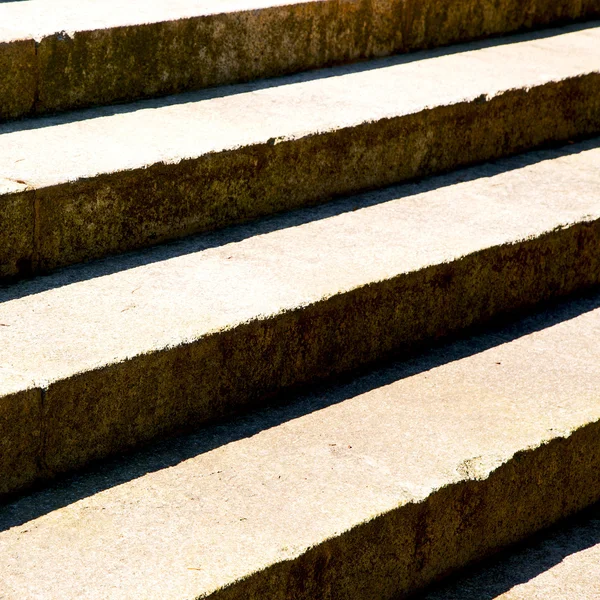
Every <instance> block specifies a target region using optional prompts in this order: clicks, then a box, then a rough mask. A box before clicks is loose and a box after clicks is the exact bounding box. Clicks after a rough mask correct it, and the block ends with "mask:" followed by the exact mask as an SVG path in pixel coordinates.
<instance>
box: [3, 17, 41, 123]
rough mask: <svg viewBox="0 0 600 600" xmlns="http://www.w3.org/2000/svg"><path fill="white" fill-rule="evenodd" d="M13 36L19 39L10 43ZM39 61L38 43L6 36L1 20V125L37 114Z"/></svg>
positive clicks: (9, 35)
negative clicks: (37, 65)
mask: <svg viewBox="0 0 600 600" xmlns="http://www.w3.org/2000/svg"><path fill="white" fill-rule="evenodd" d="M1 8H2V7H1V6H0V11H1ZM13 35H14V37H16V39H14V40H11V41H7V40H6V38H7V37H8V38H12V37H13ZM36 60H37V58H36V49H35V42H34V41H33V40H32V39H21V37H20V36H19V35H18V34H16V33H15V34H13V33H12V32H10V33H8V32H5V31H4V29H3V28H2V20H1V18H0V74H1V75H0V121H2V120H4V119H11V118H16V117H21V116H23V115H26V114H28V113H30V112H31V111H32V110H33V108H34V102H35V96H36V89H37V76H36Z"/></svg>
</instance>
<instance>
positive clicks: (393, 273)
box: [0, 139, 600, 494]
mask: <svg viewBox="0 0 600 600" xmlns="http://www.w3.org/2000/svg"><path fill="white" fill-rule="evenodd" d="M598 164H600V140H598V139H595V140H590V141H587V142H582V143H579V144H573V145H569V146H567V147H566V148H563V149H558V150H553V151H549V150H547V151H543V152H534V153H530V154H526V155H523V156H520V157H514V158H512V159H505V160H503V161H499V162H498V163H497V164H488V165H483V166H479V167H475V168H471V169H469V170H464V171H462V172H455V173H453V174H449V175H445V176H442V177H439V178H435V179H431V180H427V181H424V182H422V183H419V184H406V185H405V186H403V187H397V188H391V189H387V190H382V191H378V192H373V193H367V194H364V195H362V196H355V197H350V198H348V199H344V200H338V201H336V202H332V203H330V204H327V205H323V206H320V207H317V208H311V209H308V208H307V209H303V210H301V211H298V212H293V213H287V214H284V215H281V216H278V217H272V218H271V219H266V220H264V221H262V222H258V223H253V224H249V225H246V226H240V227H238V228H233V229H231V230H224V231H221V232H217V233H213V234H206V235H204V236H199V237H191V238H188V239H185V240H182V241H179V242H177V243H174V244H171V245H166V246H163V247H160V246H158V247H155V248H151V249H147V250H145V251H140V252H138V253H134V254H130V255H123V256H120V257H115V258H111V259H105V260H104V261H99V262H96V263H90V264H88V265H78V266H76V267H72V268H69V269H64V270H63V271H59V272H57V273H55V274H53V275H50V276H46V277H39V278H36V279H34V280H31V281H26V282H21V283H18V284H15V285H13V286H11V287H8V288H4V289H0V374H1V376H0V398H1V400H0V425H1V429H2V436H0V486H1V487H0V493H4V494H7V493H10V492H14V491H15V490H18V489H21V488H24V487H25V486H27V485H30V484H31V483H32V482H35V481H38V480H43V479H48V478H51V477H53V476H54V475H56V474H58V473H62V472H66V471H69V470H71V469H74V468H78V467H80V466H82V465H83V464H85V463H86V462H88V461H90V460H92V459H98V458H102V457H105V456H107V455H110V454H113V453H115V452H119V451H122V450H124V449H127V448H130V447H133V446H135V445H136V444H140V443H142V442H145V441H147V440H150V439H152V438H155V437H157V436H162V435H165V434H167V433H170V432H173V431H176V430H178V429H180V428H189V427H193V426H195V425H198V424H199V423H202V422H204V421H206V420H207V419H210V418H215V417H221V416H223V415H227V414H230V413H233V412H235V411H238V410H240V409H242V408H243V407H247V406H250V405H253V404H257V403H260V402H264V401H265V400H266V399H268V398H269V397H271V396H272V395H273V394H276V393H280V392H282V390H286V389H288V388H290V387H291V386H296V385H299V384H307V383H310V382H312V381H314V380H317V379H321V378H325V377H329V376H332V375H335V374H336V373H340V372H347V371H349V370H351V369H354V368H356V367H358V366H360V365H363V364H365V363H369V362H371V361H374V360H376V359H379V358H382V357H384V356H387V355H388V354H389V353H391V352H398V353H401V354H404V355H406V353H408V352H411V351H414V350H415V348H418V347H420V345H422V344H423V343H426V342H428V341H431V340H432V339H435V338H438V337H440V336H443V335H447V334H449V333H452V332H456V331H459V330H461V329H463V328H465V327H469V326H472V325H475V324H478V323H482V322H485V321H487V320H489V319H490V318H492V317H495V316H498V315H502V314H505V313H508V312H511V311H515V310H519V309H524V308H525V307H530V306H532V305H535V304H536V303H538V302H540V301H543V300H547V299H549V298H552V297H556V296H561V295H564V294H568V293H572V292H574V291H576V290H580V289H583V288H585V287H587V286H590V285H595V284H598V283H600V255H599V254H598V247H599V244H600V169H598Z"/></svg>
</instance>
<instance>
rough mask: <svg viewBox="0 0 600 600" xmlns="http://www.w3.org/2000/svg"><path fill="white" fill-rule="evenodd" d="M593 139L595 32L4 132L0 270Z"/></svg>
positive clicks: (417, 58) (533, 38)
mask: <svg viewBox="0 0 600 600" xmlns="http://www.w3.org/2000/svg"><path fill="white" fill-rule="evenodd" d="M597 133H600V26H594V27H591V26H589V25H588V26H586V27H580V26H578V27H571V28H567V29H560V30H553V31H552V32H544V33H543V34H535V35H534V34H531V35H529V36H525V37H523V36H520V37H515V38H510V39H506V40H503V41H502V42H500V41H494V42H480V43H478V44H472V45H467V46H463V47H454V48H451V49H446V50H443V51H435V52H430V53H424V54H419V55H413V56H411V57H410V58H406V57H396V58H391V59H381V60H378V61H371V62H368V63H364V64H360V65H355V66H352V67H339V68H333V69H329V70H323V71H319V72H312V73H308V74H304V75H300V76H294V77H290V78H287V79H279V80H277V81H269V82H261V83H258V84H247V85H244V86H239V87H233V88H228V89H219V90H217V91H210V92H198V93H194V94H190V95H179V96H175V97H171V98H168V99H166V100H165V99H163V100H155V101H144V102H140V103H136V104H131V105H127V106H123V107H115V108H104V109H94V110H89V111H85V112H81V113H72V114H69V115H68V116H64V117H58V118H55V119H42V120H34V121H24V122H22V123H16V124H9V125H5V126H3V127H2V128H0V174H1V177H2V179H0V228H1V230H2V231H3V233H4V235H3V236H2V239H1V241H0V277H1V276H5V277H9V276H15V275H18V274H31V273H37V272H40V271H42V272H43V271H47V270H49V269H53V268H55V267H58V266H61V265H66V264H71V263H76V262H80V261H84V260H88V259H92V258H98V257H102V256H104V255H106V254H111V253H118V252H122V251H126V250H130V249H134V248H138V247H141V246H144V245H148V244H152V243H155V242H157V241H160V240H166V239H169V238H175V237H180V236H184V235H188V234H190V233H192V232H199V231H205V230H209V229H214V228H217V227H223V226H226V225H230V224H233V223H237V222H241V221H244V220H248V219H251V218H256V217H259V216H262V215H266V214H269V213H273V212H277V211H282V210H285V209H291V208H297V207H300V206H303V205H307V204H314V203H318V202H324V201H326V200H328V199H331V198H332V197H335V196H339V195H342V194H350V193H356V192H358V191H361V190H365V189H373V188H377V187H380V186H384V185H389V184H392V183H395V182H399V181H403V180H407V179H410V178H415V177H421V176H424V175H429V174H433V173H436V172H440V171H446V170H450V169H454V168H457V167H459V166H464V165H467V164H470V163H474V162H481V161H485V160H490V159H495V158H498V157H500V156H504V155H508V154H511V153H516V152H518V151H525V150H529V149H532V148H533V147H536V146H539V145H542V144H549V143H552V142H557V141H564V142H566V141H568V140H572V139H573V138H576V137H579V136H589V135H592V134H597Z"/></svg>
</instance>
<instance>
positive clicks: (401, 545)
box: [0, 296, 600, 600]
mask: <svg viewBox="0 0 600 600" xmlns="http://www.w3.org/2000/svg"><path fill="white" fill-rule="evenodd" d="M599 302H600V300H599V298H598V296H594V297H591V298H588V299H586V300H581V301H578V302H573V303H571V304H567V305H564V306H562V307H560V308H557V309H554V310H552V311H547V312H546V313H542V314H539V315H538V316H537V317H533V318H530V319H528V320H526V321H524V322H521V323H519V324H517V325H515V326H512V327H510V328H508V329H504V330H500V331H496V332H495V333H493V334H489V335H485V336H480V337H477V338H472V339H469V340H466V341H464V342H460V343H457V344H454V345H452V346H448V347H444V348H441V349H439V350H436V351H435V352H431V353H429V354H428V355H426V356H424V357H422V358H420V359H415V360H413V361H409V362H408V363H404V364H398V365H396V366H393V367H390V368H388V369H386V370H382V371H378V372H376V373H373V374H370V375H365V376H363V377H360V378H356V379H354V380H352V381H350V382H348V383H346V384H343V385H338V386H332V387H328V388H323V389H320V390H319V391H315V392H314V393H312V394H310V395H307V396H303V397H301V398H299V399H295V400H294V402H293V403H291V404H288V405H286V406H282V407H279V408H274V409H271V410H269V411H265V412H262V413H257V414H255V415H251V416H248V417H245V418H244V419H241V420H238V421H236V422H231V423H228V424H226V425H221V426H217V427H213V428H210V429H207V430H204V431H203V432H200V433H198V434H197V435H195V436H192V437H188V438H180V439H178V440H173V441H171V442H169V443H165V444H163V445H162V446H160V447H159V448H158V449H154V450H150V451H147V452H146V453H144V454H141V455H137V456H133V457H130V458H127V459H124V460H121V461H119V462H117V463H113V464H112V465H109V466H108V467H104V468H102V469H100V470H99V471H97V472H94V473H91V474H89V475H82V476H80V477H77V478H74V479H73V480H71V481H70V482H67V483H66V484H62V485H61V486H59V487H57V488H55V489H52V490H49V491H45V492H41V493H38V494H35V495H33V496H31V497H28V498H24V499H23V500H21V501H19V502H17V503H15V504H12V505H9V506H7V507H5V508H4V509H3V510H2V513H0V524H1V529H2V531H1V532H0V574H1V577H0V593H2V594H3V596H4V597H5V598H7V599H11V600H12V599H13V598H20V599H24V600H25V599H29V598H40V597H43V598H47V599H48V600H51V599H53V598H61V600H62V599H65V600H66V599H70V598H80V597H81V594H82V590H85V597H86V598H89V599H90V600H93V599H95V598H103V599H104V598H140V597H141V598H148V599H149V600H150V599H152V598H161V599H166V600H170V599H173V600H183V599H195V598H204V597H208V598H214V599H215V600H216V599H219V600H221V599H228V600H229V599H233V598H244V599H254V598H257V599H258V598H276V599H279V598H281V599H283V598H286V599H288V598H295V599H297V600H304V599H306V600H308V599H314V598H339V599H344V600H345V599H356V600H359V599H360V600H363V599H364V598H367V597H368V598H373V599H374V600H376V599H379V598H392V597H394V598H400V597H403V595H404V594H406V593H407V592H409V591H414V590H415V589H418V588H419V587H420V586H422V585H424V584H426V583H428V582H430V581H431V580H432V579H434V578H436V577H439V576H440V575H442V574H446V573H448V572H451V571H452V570H454V569H456V568H458V567H460V566H463V565H464V564H466V563H467V562H469V561H471V560H473V559H476V558H481V557H483V556H484V555H485V554H486V553H488V552H490V551H491V550H494V549H496V548H498V547H500V546H503V545H506V544H508V543H513V542H515V541H517V540H519V539H521V538H523V537H524V536H526V535H529V534H531V533H532V532H533V531H535V530H537V529H540V528H541V527H544V526H547V525H549V524H551V523H552V522H553V521H555V520H557V519H558V518H560V517H563V516H565V515H568V514H569V513H571V512H573V511H575V510H578V509H580V508H582V507H583V506H585V505H587V504H590V503H592V502H594V501H595V500H597V499H598V497H599V496H600V481H599V480H598V477H597V472H598V467H599V466H600V443H599V439H600V437H599V435H598V434H599V427H600V397H599V393H598V390H599V387H600V372H599V370H598V365H599V364H600V360H599V359H600V356H599V351H600V347H599V345H598V343H597V341H598V336H599V335H600V308H599V306H600V303H599ZM525 597H526V596H525Z"/></svg>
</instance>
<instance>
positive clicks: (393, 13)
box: [0, 0, 600, 119]
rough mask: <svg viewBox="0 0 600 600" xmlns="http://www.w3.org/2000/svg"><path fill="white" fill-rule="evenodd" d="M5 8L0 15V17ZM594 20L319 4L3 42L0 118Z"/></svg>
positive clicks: (449, 1) (575, 14)
mask: <svg viewBox="0 0 600 600" xmlns="http://www.w3.org/2000/svg"><path fill="white" fill-rule="evenodd" d="M0 14H1V13H0ZM599 16H600V7H599V6H598V4H597V2H595V1H594V0H581V1H572V0H561V1H556V0H544V1H543V2H539V1H534V0H528V1H527V2H525V3H523V2H522V1H519V0H504V1H503V2H495V1H493V0H486V1H485V2H479V1H477V0H461V1H459V2H457V1H456V0H444V1H443V2H439V1H437V2H434V1H433V0H429V1H427V2H413V1H410V2H406V1H405V0H385V1H384V0H376V1H375V2H373V1H372V0H360V1H343V2H338V1H331V0H328V1H325V2H306V3H299V4H292V5H291V6H278V7H270V8H261V9H258V10H245V11H240V12H231V13H226V14H217V15H204V16H200V17H192V18H186V19H181V20H176V21H170V22H162V23H151V24H145V25H135V26H122V27H112V28H108V29H97V30H94V31H79V32H74V33H71V34H65V33H64V32H61V33H56V34H53V35H49V36H45V37H43V38H42V39H41V40H40V41H38V42H36V41H34V40H33V39H30V40H22V39H19V41H14V42H6V43H3V44H2V43H0V67H2V66H6V69H2V72H3V73H5V74H6V76H5V77H4V78H3V82H0V119H10V118H16V117H22V116H27V115H32V114H42V113H47V112H54V111H62V110H68V109H73V108H79V107H85V106H92V105H98V104H108V103H113V102H118V101H126V100H132V99H135V98H141V97H149V96H157V95H165V94H172V93H177V92H181V91H184V90H191V89H199V88H202V87H208V86H216V85H222V84H226V83H233V82H240V81H248V80H252V79H257V78H261V77H271V76H275V75H282V74H286V73H292V72H297V71H302V70H307V69H312V68H317V67H322V66H326V65H332V64H336V63H342V62H348V61H354V60H358V59H364V58H371V57H376V56H385V55H388V54H393V53H397V52H407V51H410V50H416V49H423V48H431V47H436V46H441V45H446V44H451V43H456V42H461V41H468V40H472V39H477V38H481V37H485V36H489V35H494V34H500V33H509V32H514V31H518V30H522V29H531V28H536V27H543V26H549V25H553V24H558V23H563V22H568V21H571V20H578V19H592V18H595V17H599Z"/></svg>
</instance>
